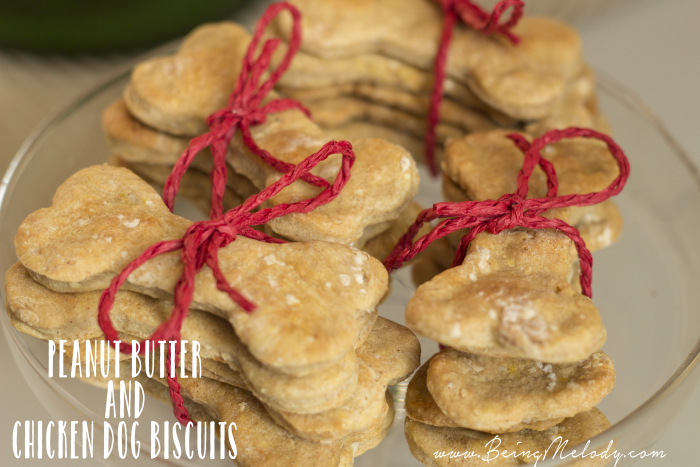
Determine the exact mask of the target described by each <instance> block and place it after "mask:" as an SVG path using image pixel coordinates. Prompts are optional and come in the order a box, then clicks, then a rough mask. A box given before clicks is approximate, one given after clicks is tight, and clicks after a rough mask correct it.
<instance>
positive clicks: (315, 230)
mask: <svg viewBox="0 0 700 467" xmlns="http://www.w3.org/2000/svg"><path fill="white" fill-rule="evenodd" d="M295 24H298V23H295ZM259 29H260V28H259ZM293 40H294V42H295V44H294V45H292V46H289V47H287V46H286V45H285V47H279V48H278V49H279V54H278V56H279V57H280V58H279V60H278V63H279V62H284V61H286V62H287V63H289V60H291V57H292V56H294V54H295V52H296V48H297V47H298V45H297V44H298V42H299V41H300V31H299V30H298V28H297V29H296V30H295V35H294V38H293ZM250 42H251V36H250V35H249V34H248V33H247V32H246V31H245V30H244V29H243V28H242V27H240V26H239V25H237V24H235V23H229V22H224V23H216V24H208V25H204V26H201V27H199V28H197V29H195V30H194V31H193V32H192V33H190V34H189V35H188V36H187V37H186V38H185V40H184V42H183V43H182V45H181V46H180V48H179V49H178V51H177V53H176V54H174V55H172V56H168V57H157V58H153V59H150V60H147V61H145V62H143V63H141V64H139V65H138V66H136V67H135V69H134V71H133V73H132V76H131V80H130V83H129V85H128V86H127V87H126V89H125V91H124V94H123V97H122V98H121V99H118V100H117V101H115V102H114V103H112V105H110V106H109V108H107V109H106V110H105V111H104V113H103V117H102V124H103V128H104V131H105V134H106V136H107V139H108V143H109V146H110V150H111V152H112V157H113V163H114V164H115V165H121V166H124V167H127V168H128V169H130V170H132V171H134V173H136V174H137V175H139V176H140V177H142V178H143V179H144V180H147V181H149V182H150V183H151V184H152V185H153V186H154V187H155V188H156V189H157V190H159V191H161V190H162V189H163V187H164V184H165V181H166V179H167V177H168V176H169V174H170V173H171V172H172V170H173V168H174V165H175V163H176V161H177V160H178V159H179V157H180V155H181V154H182V153H183V151H184V150H185V149H186V148H187V145H188V143H189V141H190V139H191V138H193V137H198V136H200V135H202V134H204V133H206V132H207V131H208V130H209V128H210V126H211V124H213V123H215V122H212V118H210V117H209V116H210V115H212V114H214V113H215V112H217V111H219V109H221V108H224V107H226V105H227V102H228V99H229V95H230V94H231V92H233V91H234V89H235V88H236V86H237V80H238V79H239V76H240V75H241V72H242V71H243V72H245V71H246V70H244V69H243V68H245V67H243V66H242V64H243V63H244V57H245V56H246V54H248V53H249V50H251V47H250V46H249V45H250ZM283 48H284V49H286V50H282V49H283ZM298 59H299V57H298V55H296V57H295V58H294V61H293V62H292V63H296V62H297V60H298ZM258 71H260V72H261V73H262V72H263V70H258ZM258 71H253V72H258ZM277 79H279V76H276V77H275V81H276V80H277ZM265 94H266V95H264V96H263V95H260V96H256V98H258V97H260V98H261V101H262V104H267V103H268V102H270V101H271V100H273V99H275V98H278V97H279V95H278V94H277V93H276V92H275V91H273V90H270V89H266V91H265ZM249 117H250V118H251V121H256V120H257V119H260V118H261V117H260V115H255V114H253V115H249ZM219 118H220V115H219ZM257 123H259V124H256V125H254V126H251V127H250V128H241V130H242V131H240V132H238V133H237V134H236V135H235V136H234V138H233V140H232V141H231V144H230V147H228V148H227V152H226V162H227V164H228V167H227V182H226V190H225V193H224V207H225V209H230V208H232V207H234V206H237V205H239V204H241V202H242V200H244V199H246V198H248V197H249V196H251V195H252V194H255V193H258V192H260V191H261V190H262V189H264V188H265V187H267V186H270V185H271V184H272V183H274V182H275V181H276V180H277V179H278V178H279V176H280V172H279V170H280V169H281V168H282V167H287V168H288V167H289V166H291V165H293V164H298V163H299V162H301V161H302V160H303V159H304V158H305V157H307V156H308V155H309V154H311V153H312V152H314V151H316V150H318V148H320V147H321V146H322V145H323V144H324V143H326V142H327V141H329V140H331V139H334V138H333V135H330V134H327V133H326V132H324V131H323V130H322V129H321V128H320V127H319V126H318V125H317V124H316V123H315V122H314V121H313V120H312V119H311V118H310V116H309V114H308V111H307V110H306V109H305V108H303V107H301V106H294V107H290V108H286V109H285V110H283V111H280V112H276V113H272V114H268V115H267V116H266V117H264V118H262V120H260V121H257ZM365 136H371V135H354V136H353V137H352V138H345V139H347V140H349V141H350V142H351V143H352V145H353V149H354V152H355V156H356V160H355V165H354V167H353V172H352V173H353V176H352V178H351V179H350V180H349V182H348V184H347V186H346V187H345V188H344V190H343V191H342V193H341V194H340V196H338V198H337V199H336V200H334V201H333V202H332V203H329V204H328V205H325V206H321V207H319V208H318V209H316V210H315V211H314V212H313V213H309V214H308V215H306V216H303V217H297V216H286V217H283V218H280V219H276V220H274V221H272V222H270V223H269V224H267V225H266V226H265V232H266V233H268V234H270V235H273V236H276V237H278V238H284V239H287V240H292V241H308V240H323V241H330V242H334V243H340V244H344V245H352V246H354V247H356V248H360V249H363V250H364V251H367V252H369V253H370V254H371V255H373V256H375V257H377V258H379V259H384V258H385V257H386V256H387V255H388V253H389V251H391V248H392V247H393V245H394V244H395V243H396V241H397V240H398V238H399V237H400V236H401V234H402V233H403V232H405V230H406V228H407V227H408V226H409V225H410V223H411V222H412V221H413V220H414V219H415V216H416V215H417V214H418V212H420V210H421V207H420V206H418V205H417V204H416V203H415V202H413V197H414V196H415V194H416V192H417V190H418V183H419V177H418V172H417V169H416V164H415V162H414V160H413V158H412V157H411V155H410V154H409V153H408V152H407V151H406V150H405V149H403V148H402V147H400V146H398V145H396V144H389V143H388V142H387V141H385V140H380V139H377V138H372V137H365ZM251 141H254V145H252V146H251V144H249V143H250V142H251ZM266 153H267V154H273V155H274V157H275V158H276V159H277V160H278V161H280V164H279V165H278V166H276V167H275V166H274V165H270V164H268V163H267V162H266V161H265V159H264V157H261V156H264V155H265V154H266ZM339 161H340V159H339V158H337V157H333V158H330V159H329V160H327V161H324V162H322V163H320V164H319V166H318V167H316V168H315V169H314V171H313V174H314V175H316V176H318V177H320V178H323V179H325V180H330V179H331V178H332V177H334V176H335V174H336V173H337V172H338V167H339ZM212 167H213V161H212V157H211V154H210V153H209V151H208V150H206V149H205V150H204V151H202V153H201V154H199V155H198V156H197V157H195V158H194V159H193V160H192V163H191V169H190V170H188V171H187V173H185V174H184V176H183V178H182V180H181V184H180V187H181V194H182V195H183V196H187V197H189V198H190V199H191V200H192V201H194V202H195V203H197V205H198V206H200V207H202V209H203V210H204V211H205V212H209V210H210V208H211V205H210V203H209V193H210V192H211V188H212V186H211V180H210V178H209V177H208V176H207V174H208V173H209V172H210V171H211V169H212ZM317 192H318V188H317V186H314V185H313V184H306V183H299V184H295V185H293V187H290V188H288V189H287V190H285V191H284V192H283V193H281V194H280V195H279V196H276V197H275V198H273V200H272V201H271V202H272V203H273V204H280V203H286V202H293V201H298V200H300V199H307V198H309V197H311V196H313V195H315V194H316V193H317Z"/></svg>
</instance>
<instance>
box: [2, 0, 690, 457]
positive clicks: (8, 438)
mask: <svg viewBox="0 0 700 467" xmlns="http://www.w3.org/2000/svg"><path fill="white" fill-rule="evenodd" d="M570 1H587V0H570ZM699 18H700V0H663V1H662V0H646V1H645V0H631V1H629V2H627V3H626V4H625V5H624V8H623V9H618V10H617V11H612V12H610V14H609V15H607V16H605V17H602V18H598V19H597V20H595V21H590V22H587V23H585V24H583V25H582V27H581V34H582V36H583V42H584V48H585V54H586V57H587V59H588V60H589V62H590V63H591V64H592V65H593V66H594V67H595V68H596V69H600V70H604V71H605V72H607V73H608V74H610V75H611V76H613V77H614V78H616V79H617V80H619V81H621V82H623V83H625V84H626V85H627V86H628V87H629V88H630V89H632V90H633V91H635V92H636V93H638V94H639V95H640V96H641V97H642V98H643V99H644V100H645V101H646V102H647V104H648V105H649V107H650V108H651V109H653V110H654V111H655V112H656V113H657V115H658V116H659V117H660V118H661V120H662V121H663V122H664V123H665V124H666V126H667V127H668V128H669V130H670V132H671V134H672V135H673V136H674V137H675V138H676V140H677V141H678V142H679V143H680V144H681V146H682V147H683V148H684V149H685V150H686V151H687V152H688V154H689V155H690V157H691V159H692V160H693V161H694V162H695V164H696V165H698V166H700V90H698V86H700V25H699V23H698V19H699ZM134 60H135V57H134V56H110V57H99V58H96V57H79V58H73V59H65V58H60V57H37V56H33V55H29V54H23V53H17V52H7V51H4V52H3V51H0V171H2V172H4V170H5V168H6V167H7V165H8V163H9V161H10V159H11V158H12V156H13V155H14V154H15V152H16V151H17V149H18V148H19V147H20V145H21V143H22V141H23V140H24V139H25V138H26V137H27V136H28V135H29V133H30V132H31V130H32V129H33V128H34V127H35V126H36V125H37V124H38V123H39V122H40V121H41V120H42V118H44V117H45V116H46V115H47V114H49V113H50V112H51V111H53V110H55V109H57V108H60V107H61V106H63V105H65V104H66V103H67V102H69V101H70V100H71V99H73V98H74V97H76V96H78V95H79V94H81V93H82V92H85V91H86V90H88V89H89V88H90V87H92V86H93V85H95V84H97V83H99V82H100V81H101V80H103V79H105V78H107V77H109V76H110V75H112V74H114V73H115V72H116V71H119V70H122V69H124V68H125V67H126V66H128V65H129V64H130V63H133V62H134ZM659 157H663V154H660V155H659ZM698 312H700V310H698ZM7 346H8V343H7V342H6V341H5V340H4V336H3V335H2V334H0V375H1V376H0V413H2V419H1V420H0V465H3V466H4V465H20V464H21V465H26V466H33V465H39V464H41V465H53V466H64V465H74V464H75V463H76V462H79V463H80V464H81V465H85V466H93V465H95V466H96V465H100V464H99V463H98V462H97V461H96V460H80V461H67V460H57V459H53V460H51V461H49V462H48V463H47V460H44V461H38V460H25V459H21V460H17V459H15V458H14V456H13V454H12V448H11V446H12V427H13V425H14V423H15V421H18V420H20V421H24V420H44V421H46V420H49V419H50V417H49V415H48V413H47V412H46V411H45V410H44V409H43V407H42V406H41V404H40V403H39V402H38V401H37V400H36V398H35V397H34V395H33V393H32V391H31V389H30V388H29V387H28V386H27V383H26V382H25V381H24V380H23V379H22V377H21V375H20V373H19V370H18V369H17V366H16V365H15V363H14V361H13V360H12V357H11V356H10V353H9V351H8V348H7ZM651 371H653V369H652V370H651ZM696 371H700V370H697V369H696ZM699 419H700V386H699V387H696V388H695V390H694V392H693V394H692V396H691V401H690V402H689V403H688V405H687V407H686V408H685V409H684V410H682V411H681V414H680V415H679V417H678V419H677V420H676V421H675V422H674V423H673V424H672V426H671V427H670V428H669V430H668V431H667V432H666V433H665V434H664V435H663V436H662V437H661V438H660V439H659V440H658V441H657V442H656V444H655V445H654V446H653V449H656V450H663V451H664V452H665V453H666V454H667V456H666V457H665V458H664V459H646V460H642V461H639V462H638V463H637V464H635V465H649V466H650V467H671V466H673V467H686V466H694V465H700V460H698V455H697V453H696V448H697V443H698V434H699V433H698V431H699V430H698V429H697V423H698V420H699ZM98 452H99V449H98ZM143 461H144V462H143V463H144V464H146V463H147V462H145V461H146V460H145V459H144V460H143ZM141 463H142V462H141V460H140V461H139V462H138V464H141ZM130 465H137V464H136V463H135V462H131V463H130Z"/></svg>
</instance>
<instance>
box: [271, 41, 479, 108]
mask: <svg viewBox="0 0 700 467" xmlns="http://www.w3.org/2000/svg"><path fill="white" fill-rule="evenodd" d="M282 55H283V53H282V51H280V52H279V53H278V54H277V55H276V56H275V59H276V60H278V61H279V60H280V59H281V57H282ZM355 85H370V86H376V87H381V88H384V89H394V90H400V91H404V92H406V93H409V94H417V95H429V94H430V92H431V90H432V86H433V75H432V73H431V72H429V71H427V70H423V69H419V68H416V67H414V66H411V65H408V64H406V63H404V62H401V61H399V60H395V59H393V58H390V57H386V56H383V55H378V54H362V55H356V56H353V57H347V58H335V59H325V60H324V59H320V58H318V57H316V56H314V55H310V54H305V53H303V52H299V53H297V55H296V56H295V57H294V61H293V62H292V64H291V66H290V68H289V70H288V71H287V73H285V75H284V76H283V77H282V78H281V79H280V81H279V85H278V88H279V90H280V91H281V92H283V93H285V92H288V91H291V92H296V91H301V90H309V91H310V92H315V93H318V92H319V91H317V90H318V89H327V90H335V91H334V94H336V95H337V94H340V93H341V91H342V90H343V89H345V90H347V89H348V87H354V86H355ZM312 90H314V91H312ZM444 91H445V95H446V96H448V97H449V98H450V99H452V100H454V101H455V102H456V103H458V104H460V105H462V106H464V107H466V108H473V109H477V110H487V108H488V106H487V105H486V104H485V103H483V102H482V101H481V100H479V98H478V97H476V96H475V95H474V93H473V92H472V91H471V90H470V89H469V87H467V86H466V85H464V84H462V83H458V82H457V81H455V80H453V79H451V78H449V77H447V78H445V85H444ZM327 92H328V91H326V93H327Z"/></svg>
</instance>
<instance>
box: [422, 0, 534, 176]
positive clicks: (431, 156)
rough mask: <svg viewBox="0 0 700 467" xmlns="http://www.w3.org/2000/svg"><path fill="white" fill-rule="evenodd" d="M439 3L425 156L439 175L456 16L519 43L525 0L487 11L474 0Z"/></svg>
mask: <svg viewBox="0 0 700 467" xmlns="http://www.w3.org/2000/svg"><path fill="white" fill-rule="evenodd" d="M433 1H435V2H437V3H439V4H440V6H441V7H442V11H443V25H442V35H441V36H440V42H439V45H438V50H437V53H436V54H435V61H434V65H433V69H434V70H435V76H434V78H433V80H434V82H433V90H432V93H431V94H430V109H429V111H428V128H427V131H426V133H425V160H426V162H427V163H428V167H429V168H430V172H431V173H432V174H433V175H437V173H438V169H437V165H436V163H435V141H436V130H435V128H436V126H437V124H438V121H439V120H440V103H441V102H442V93H443V87H444V84H445V67H446V64H447V54H448V52H449V50H450V42H451V41H452V32H453V30H454V27H455V23H456V22H457V20H461V21H462V22H463V23H464V24H466V25H467V26H469V27H470V28H472V29H474V30H475V31H479V32H480V33H481V34H483V35H485V36H488V35H491V34H501V35H503V36H505V37H506V38H508V40H510V42H512V43H513V44H518V43H519V42H520V38H519V37H518V36H516V35H515V34H513V32H512V31H511V29H513V28H514V27H515V25H517V24H518V21H520V18H522V16H523V8H524V7H525V3H524V2H523V1H522V0H501V1H500V2H498V3H497V4H496V5H495V6H494V8H493V10H492V11H491V13H487V12H486V11H485V10H483V9H482V8H481V7H480V6H479V5H476V4H475V3H473V2H472V1H471V0H433ZM508 9H512V11H511V14H510V18H508V20H507V21H505V22H501V18H502V17H503V15H504V14H505V13H506V11H508Z"/></svg>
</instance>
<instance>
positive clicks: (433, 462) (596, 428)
mask: <svg viewBox="0 0 700 467" xmlns="http://www.w3.org/2000/svg"><path fill="white" fill-rule="evenodd" d="M609 427H610V422H609V421H608V420H607V418H605V415H603V413H602V412H601V411H600V410H598V409H595V408H594V409H591V410H589V411H588V412H583V413H580V414H578V415H576V416H575V417H572V418H567V419H566V420H564V421H563V422H561V423H560V424H558V425H556V426H553V427H551V428H549V429H547V430H544V431H533V430H521V431H517V432H515V433H506V434H502V435H499V440H500V444H499V443H498V442H495V441H494V442H492V443H491V444H489V443H490V442H491V440H493V439H494V438H495V436H494V435H492V434H488V433H481V432H479V431H474V430H470V429H468V428H453V427H442V426H431V425H426V424H424V423H420V422H417V421H414V420H412V419H411V418H409V417H406V421H405V424H404V432H405V434H406V441H407V442H408V448H409V449H410V450H411V454H413V456H414V457H415V458H416V459H418V460H419V461H420V462H421V463H422V464H423V465H425V466H427V467H443V466H450V467H453V466H460V467H481V466H483V465H485V464H486V465H497V466H503V467H506V466H508V467H510V466H514V465H522V464H530V463H534V462H535V461H536V460H537V457H536V454H535V453H539V455H540V456H543V455H544V452H545V451H547V452H548V454H547V459H551V458H552V456H553V453H554V451H555V450H556V449H557V447H558V446H559V445H560V443H563V441H567V446H568V447H571V446H575V445H577V444H579V443H582V442H584V441H586V440H589V439H591V438H593V437H594V436H596V435H597V434H599V433H601V432H603V431H604V430H606V429H608V428H609ZM606 447H607V445H606V446H600V447H599V446H595V448H596V449H597V451H598V452H601V451H602V450H603V449H605V448H606ZM600 448H602V449H600ZM490 449H496V450H497V451H500V452H499V454H501V453H502V452H503V451H507V453H508V454H509V456H508V457H505V456H502V455H499V456H498V457H495V454H494V453H493V452H492V453H491V454H490V456H489V450H490ZM528 451H529V453H530V457H527V453H528ZM450 452H452V453H455V454H456V453H461V456H450ZM560 452H561V451H560ZM589 452H590V451H589ZM441 453H443V454H444V455H439V454H441ZM465 453H466V455H465ZM513 453H517V454H519V457H518V458H513ZM521 453H524V454H521ZM483 459H491V460H490V461H489V462H488V463H486V462H485V461H484V460H483ZM608 462H609V459H605V458H602V459H601V458H600V457H596V458H594V459H591V458H587V459H580V460H579V461H577V462H576V463H575V464H574V465H576V467H602V466H604V465H607V464H608Z"/></svg>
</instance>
